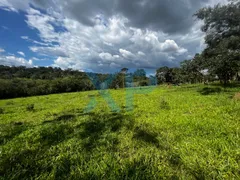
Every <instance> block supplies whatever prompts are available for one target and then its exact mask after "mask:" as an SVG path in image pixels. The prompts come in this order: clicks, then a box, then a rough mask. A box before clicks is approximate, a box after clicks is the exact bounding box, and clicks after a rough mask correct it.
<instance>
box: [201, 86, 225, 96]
mask: <svg viewBox="0 0 240 180" xmlns="http://www.w3.org/2000/svg"><path fill="white" fill-rule="evenodd" d="M198 92H199V93H200V94H201V95H210V94H217V93H220V92H222V89H221V88H219V87H205V88H202V89H200V90H199V91H198Z"/></svg>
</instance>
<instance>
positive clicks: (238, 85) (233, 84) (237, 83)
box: [211, 82, 240, 88]
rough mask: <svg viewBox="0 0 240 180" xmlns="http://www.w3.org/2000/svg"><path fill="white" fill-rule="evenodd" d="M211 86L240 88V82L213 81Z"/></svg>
mask: <svg viewBox="0 0 240 180" xmlns="http://www.w3.org/2000/svg"><path fill="white" fill-rule="evenodd" d="M211 86H215V87H222V88H240V82H233V83H228V84H221V83H213V84H211Z"/></svg>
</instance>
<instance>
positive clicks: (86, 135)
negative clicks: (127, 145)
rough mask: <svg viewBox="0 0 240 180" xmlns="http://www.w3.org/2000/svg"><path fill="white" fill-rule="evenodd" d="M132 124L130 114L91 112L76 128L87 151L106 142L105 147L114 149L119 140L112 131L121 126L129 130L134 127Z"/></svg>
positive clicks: (118, 129) (119, 128)
mask: <svg viewBox="0 0 240 180" xmlns="http://www.w3.org/2000/svg"><path fill="white" fill-rule="evenodd" d="M134 124H135V122H134V120H133V119H132V118H131V117H130V116H128V115H123V114H121V113H110V114H95V113H92V114H91V115H90V118H89V120H87V121H85V122H84V123H82V124H80V125H78V128H80V129H81V131H80V132H79V137H80V138H81V139H82V140H83V147H84V148H85V149H86V150H87V151H91V150H93V149H94V148H96V147H99V146H106V144H105V143H108V146H109V147H107V148H109V149H116V146H117V144H118V143H119V140H118V138H117V137H116V136H115V135H114V133H117V132H118V131H120V130H121V129H122V128H127V129H128V130H131V129H133V128H134ZM103 140H104V141H103Z"/></svg>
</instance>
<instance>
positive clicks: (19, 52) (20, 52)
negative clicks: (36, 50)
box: [17, 51, 25, 57]
mask: <svg viewBox="0 0 240 180" xmlns="http://www.w3.org/2000/svg"><path fill="white" fill-rule="evenodd" d="M17 53H18V54H20V55H21V56H24V57H25V54H24V52H22V51H18V52H17Z"/></svg>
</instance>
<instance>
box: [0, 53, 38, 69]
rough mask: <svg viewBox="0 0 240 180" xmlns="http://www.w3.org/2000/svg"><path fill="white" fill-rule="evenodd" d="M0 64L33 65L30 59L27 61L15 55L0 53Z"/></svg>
mask: <svg viewBox="0 0 240 180" xmlns="http://www.w3.org/2000/svg"><path fill="white" fill-rule="evenodd" d="M0 64H2V65H6V66H26V67H32V66H33V62H32V60H29V61H27V60H26V59H24V58H20V57H16V56H14V55H11V56H9V55H8V56H4V55H0Z"/></svg>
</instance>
